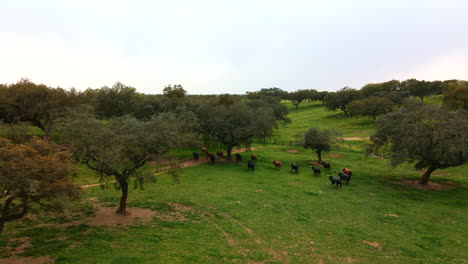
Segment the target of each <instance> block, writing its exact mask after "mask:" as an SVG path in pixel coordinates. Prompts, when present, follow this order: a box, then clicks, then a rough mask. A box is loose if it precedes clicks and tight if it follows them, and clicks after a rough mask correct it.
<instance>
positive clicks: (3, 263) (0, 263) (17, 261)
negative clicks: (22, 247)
mask: <svg viewBox="0 0 468 264" xmlns="http://www.w3.org/2000/svg"><path fill="white" fill-rule="evenodd" d="M54 262H55V259H54V258H52V257H51V256H42V257H38V258H34V257H22V256H11V257H9V258H2V259H0V264H31V263H34V264H49V263H54Z"/></svg>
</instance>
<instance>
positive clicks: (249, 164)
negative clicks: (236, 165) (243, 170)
mask: <svg viewBox="0 0 468 264" xmlns="http://www.w3.org/2000/svg"><path fill="white" fill-rule="evenodd" d="M247 169H249V170H251V171H252V172H253V171H254V170H255V162H253V160H249V161H247Z"/></svg>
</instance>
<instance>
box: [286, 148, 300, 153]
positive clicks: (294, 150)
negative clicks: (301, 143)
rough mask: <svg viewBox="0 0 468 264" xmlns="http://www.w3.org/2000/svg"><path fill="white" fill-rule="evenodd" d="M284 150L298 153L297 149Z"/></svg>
mask: <svg viewBox="0 0 468 264" xmlns="http://www.w3.org/2000/svg"><path fill="white" fill-rule="evenodd" d="M285 151H286V152H288V153H299V150H298V149H288V150H285Z"/></svg>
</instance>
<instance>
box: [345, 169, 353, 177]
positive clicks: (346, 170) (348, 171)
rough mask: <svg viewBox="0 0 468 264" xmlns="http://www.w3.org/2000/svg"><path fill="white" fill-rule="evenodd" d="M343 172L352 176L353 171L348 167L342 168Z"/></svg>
mask: <svg viewBox="0 0 468 264" xmlns="http://www.w3.org/2000/svg"><path fill="white" fill-rule="evenodd" d="M343 172H344V173H346V174H348V176H349V177H350V178H351V176H353V172H352V171H351V170H350V169H348V168H343Z"/></svg>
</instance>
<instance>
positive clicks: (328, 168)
mask: <svg viewBox="0 0 468 264" xmlns="http://www.w3.org/2000/svg"><path fill="white" fill-rule="evenodd" d="M321 163H322V165H323V167H324V168H325V171H330V170H331V165H330V163H328V162H325V161H322V162H321Z"/></svg>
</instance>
